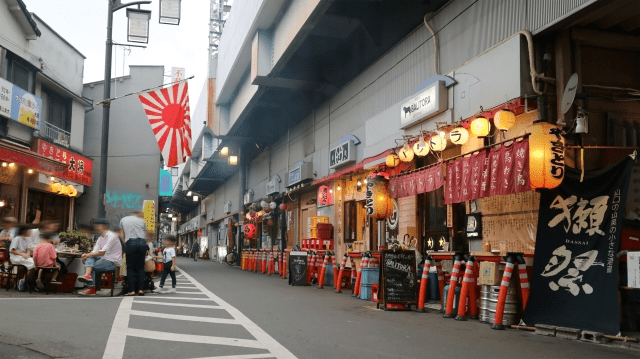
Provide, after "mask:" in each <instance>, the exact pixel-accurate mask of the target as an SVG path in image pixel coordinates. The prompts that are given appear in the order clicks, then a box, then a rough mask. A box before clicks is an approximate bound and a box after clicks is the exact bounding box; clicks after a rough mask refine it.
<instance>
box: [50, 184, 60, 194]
mask: <svg viewBox="0 0 640 359" xmlns="http://www.w3.org/2000/svg"><path fill="white" fill-rule="evenodd" d="M51 190H52V191H53V192H60V191H61V190H62V185H61V184H60V183H54V184H52V185H51Z"/></svg>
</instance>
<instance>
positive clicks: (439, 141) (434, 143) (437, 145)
mask: <svg viewBox="0 0 640 359" xmlns="http://www.w3.org/2000/svg"><path fill="white" fill-rule="evenodd" d="M429 147H431V150H432V151H437V152H440V151H444V149H445V148H447V140H445V139H444V137H442V136H440V135H435V136H431V139H430V140H429Z"/></svg>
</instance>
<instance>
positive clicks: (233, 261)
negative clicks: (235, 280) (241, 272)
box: [224, 247, 238, 267]
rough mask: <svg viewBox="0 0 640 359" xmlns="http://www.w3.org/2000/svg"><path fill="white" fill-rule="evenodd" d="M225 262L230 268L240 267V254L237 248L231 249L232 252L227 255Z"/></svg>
mask: <svg viewBox="0 0 640 359" xmlns="http://www.w3.org/2000/svg"><path fill="white" fill-rule="evenodd" d="M224 261H225V263H227V264H228V265H230V266H232V267H233V266H236V265H238V263H237V262H238V252H237V251H236V248H235V247H232V248H231V251H230V252H229V253H227V255H226V256H225V257H224Z"/></svg>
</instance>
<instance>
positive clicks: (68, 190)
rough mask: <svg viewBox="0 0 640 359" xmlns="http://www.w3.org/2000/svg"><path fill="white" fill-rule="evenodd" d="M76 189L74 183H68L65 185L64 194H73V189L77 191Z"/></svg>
mask: <svg viewBox="0 0 640 359" xmlns="http://www.w3.org/2000/svg"><path fill="white" fill-rule="evenodd" d="M75 190H76V189H75V187H73V185H66V186H65V187H64V193H63V194H66V195H71V194H72V193H73V191H75Z"/></svg>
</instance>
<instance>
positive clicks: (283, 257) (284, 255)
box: [280, 251, 287, 279]
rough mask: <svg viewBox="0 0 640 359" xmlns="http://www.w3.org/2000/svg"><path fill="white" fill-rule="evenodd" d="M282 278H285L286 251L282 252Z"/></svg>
mask: <svg viewBox="0 0 640 359" xmlns="http://www.w3.org/2000/svg"><path fill="white" fill-rule="evenodd" d="M280 274H282V279H287V252H286V251H285V252H284V253H282V272H280Z"/></svg>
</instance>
